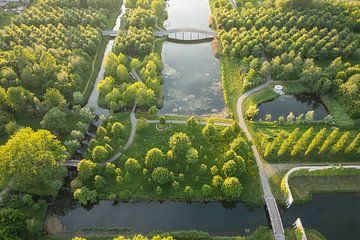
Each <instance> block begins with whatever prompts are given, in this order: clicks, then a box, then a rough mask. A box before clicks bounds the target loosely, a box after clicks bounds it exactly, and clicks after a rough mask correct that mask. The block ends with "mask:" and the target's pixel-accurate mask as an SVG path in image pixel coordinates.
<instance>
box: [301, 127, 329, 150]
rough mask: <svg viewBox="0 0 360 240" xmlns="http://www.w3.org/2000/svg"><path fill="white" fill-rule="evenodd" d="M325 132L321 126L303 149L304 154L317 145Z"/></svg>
mask: <svg viewBox="0 0 360 240" xmlns="http://www.w3.org/2000/svg"><path fill="white" fill-rule="evenodd" d="M325 133H326V128H322V129H321V130H320V131H319V132H318V133H317V134H316V135H315V137H314V138H313V140H312V141H311V143H310V144H309V146H308V147H307V149H306V151H305V156H306V155H308V154H309V153H310V152H311V151H312V150H313V149H314V148H315V147H316V146H318V145H319V144H320V142H321V140H322V139H323V138H324V136H325Z"/></svg>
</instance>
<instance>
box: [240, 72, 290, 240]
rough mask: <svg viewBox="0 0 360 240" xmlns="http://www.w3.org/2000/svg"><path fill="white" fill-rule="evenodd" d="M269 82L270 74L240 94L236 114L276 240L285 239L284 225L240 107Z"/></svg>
mask: <svg viewBox="0 0 360 240" xmlns="http://www.w3.org/2000/svg"><path fill="white" fill-rule="evenodd" d="M271 82H272V80H271V76H270V75H269V76H267V78H266V82H265V83H263V84H261V85H259V86H257V87H255V88H253V89H250V90H249V91H247V92H245V93H244V94H243V95H241V96H240V97H239V99H238V101H237V114H238V117H239V126H240V127H241V129H242V130H243V131H244V132H245V135H246V137H247V139H248V140H249V141H251V142H252V146H251V149H252V151H253V153H254V156H255V159H256V163H257V165H258V167H259V175H260V180H261V186H262V189H263V193H264V199H265V203H266V207H267V211H268V213H269V216H270V221H271V226H272V229H273V232H274V237H275V239H276V240H285V235H284V227H283V225H282V221H281V216H280V213H279V209H278V206H277V204H276V201H275V198H274V196H273V194H272V192H271V188H270V185H269V181H268V180H269V179H268V176H267V175H266V173H265V168H264V164H263V162H262V160H261V157H260V154H259V152H258V150H257V148H256V146H255V144H254V143H253V138H252V136H251V134H250V132H249V129H248V128H247V126H246V122H245V118H244V115H243V109H242V105H243V102H244V100H245V99H246V98H247V97H248V96H250V95H251V94H253V93H255V92H257V91H260V90H261V89H263V88H265V87H267V86H269V84H270V83H271Z"/></svg>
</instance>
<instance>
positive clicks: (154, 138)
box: [85, 124, 263, 206]
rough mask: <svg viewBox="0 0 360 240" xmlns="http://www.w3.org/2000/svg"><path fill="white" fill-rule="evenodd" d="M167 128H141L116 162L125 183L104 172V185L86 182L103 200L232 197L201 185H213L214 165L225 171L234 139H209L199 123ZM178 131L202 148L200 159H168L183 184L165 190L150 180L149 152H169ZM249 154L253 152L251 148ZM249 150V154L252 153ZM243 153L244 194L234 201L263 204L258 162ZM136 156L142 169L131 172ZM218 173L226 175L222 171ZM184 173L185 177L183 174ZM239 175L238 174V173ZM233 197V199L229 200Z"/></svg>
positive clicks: (169, 184)
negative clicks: (127, 166)
mask: <svg viewBox="0 0 360 240" xmlns="http://www.w3.org/2000/svg"><path fill="white" fill-rule="evenodd" d="M166 127H167V130H165V131H158V130H157V129H156V125H155V124H150V125H148V126H146V127H145V128H144V129H142V130H141V131H138V132H137V134H136V137H135V140H134V142H133V144H132V145H131V147H130V148H129V149H128V150H127V151H126V152H125V153H124V154H123V155H122V156H121V157H120V159H118V160H117V161H116V163H115V164H116V166H117V167H120V169H121V170H122V171H121V175H122V177H123V182H120V183H118V184H116V183H117V182H116V181H115V179H113V178H114V177H115V178H116V176H109V175H106V174H103V173H101V174H100V175H104V178H105V182H106V183H105V184H104V185H103V186H101V187H100V188H96V186H95V184H94V182H93V181H88V182H85V185H86V186H87V187H89V188H91V189H94V188H95V189H96V190H97V191H98V196H99V198H100V199H104V198H108V196H109V195H110V194H113V195H114V194H115V195H116V198H117V199H119V200H127V199H132V200H181V201H185V200H190V199H191V200H225V199H228V198H226V197H225V196H224V194H223V192H222V191H221V190H220V188H216V187H211V194H210V195H209V196H208V197H204V195H203V194H202V191H201V187H202V186H203V185H204V184H207V185H209V186H211V185H212V178H213V174H212V173H211V171H210V168H211V167H212V166H216V167H217V168H218V169H219V170H221V167H222V162H223V158H224V153H225V152H226V151H227V150H229V149H230V147H229V143H230V142H231V141H232V140H233V139H234V138H232V139H231V138H230V139H229V138H228V139H227V140H225V139H223V138H221V137H219V138H218V139H216V144H214V142H212V143H211V142H209V141H208V140H207V139H205V137H203V135H202V134H201V129H202V127H203V126H198V127H196V129H193V130H191V129H190V128H189V127H188V126H187V125H186V124H171V125H170V124H167V125H166ZM216 128H217V129H218V130H217V131H220V130H223V129H224V128H222V127H216ZM176 132H183V133H186V134H187V135H188V136H189V138H190V141H191V142H192V146H193V147H194V148H195V149H197V150H198V153H199V158H198V162H196V163H192V164H188V163H186V162H185V160H183V159H176V158H170V157H167V158H166V160H165V161H166V162H165V167H167V168H168V169H169V171H172V172H173V173H174V176H173V178H172V179H173V181H177V182H178V183H179V186H178V187H173V186H172V183H173V182H170V183H167V184H164V185H161V193H159V192H157V191H156V188H158V186H159V185H158V184H156V183H155V182H154V181H152V180H150V179H151V178H152V176H151V172H152V171H151V170H150V169H146V170H144V167H145V164H144V162H145V155H146V153H147V151H148V150H150V149H151V148H155V147H157V148H159V149H161V150H162V151H163V152H164V153H165V154H166V153H167V152H168V150H169V147H168V141H169V138H170V137H171V136H172V135H173V134H174V133H176ZM247 152H248V153H249V151H247ZM248 153H247V154H248ZM247 154H242V155H241V156H242V157H243V158H244V159H245V162H246V168H247V171H246V173H243V174H241V176H239V180H240V182H241V184H242V186H243V190H242V193H241V196H240V197H239V198H235V199H231V200H240V201H243V202H244V203H246V204H248V205H254V206H255V205H257V206H258V205H262V204H263V198H262V190H261V186H260V179H259V176H258V170H257V167H256V165H255V161H254V159H253V156H249V155H247ZM129 157H131V158H135V159H136V160H138V162H139V164H140V170H139V172H138V173H136V174H135V173H132V174H127V173H126V170H125V167H124V163H125V161H126V160H127V159H128V158H129ZM201 164H205V165H206V169H205V170H201V169H200V166H201ZM217 174H218V175H221V176H222V177H224V176H223V174H222V172H221V171H219V172H218V173H217ZM181 175H183V176H181ZM237 176H238V175H237ZM186 186H190V187H191V188H192V190H193V192H192V194H191V195H190V196H189V195H186V194H185V193H184V189H185V187H186ZM228 200H229V199H228Z"/></svg>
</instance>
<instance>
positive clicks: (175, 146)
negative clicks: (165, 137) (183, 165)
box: [169, 132, 191, 158]
mask: <svg viewBox="0 0 360 240" xmlns="http://www.w3.org/2000/svg"><path fill="white" fill-rule="evenodd" d="M169 147H170V149H171V150H172V151H173V152H174V156H175V157H177V158H182V157H185V156H186V154H187V153H188V151H189V150H190V148H191V142H190V139H189V137H188V136H187V135H186V134H185V133H182V132H178V133H175V134H174V135H172V136H171V137H170V139H169Z"/></svg>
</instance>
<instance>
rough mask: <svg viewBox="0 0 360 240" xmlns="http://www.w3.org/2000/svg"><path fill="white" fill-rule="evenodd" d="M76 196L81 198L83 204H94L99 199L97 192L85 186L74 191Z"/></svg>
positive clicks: (78, 198)
mask: <svg viewBox="0 0 360 240" xmlns="http://www.w3.org/2000/svg"><path fill="white" fill-rule="evenodd" d="M74 198H75V199H77V200H79V202H80V203H81V204H82V205H88V204H92V203H95V202H96V201H97V192H96V190H90V189H88V188H87V187H85V186H84V187H81V188H78V189H76V190H75V191H74Z"/></svg>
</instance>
